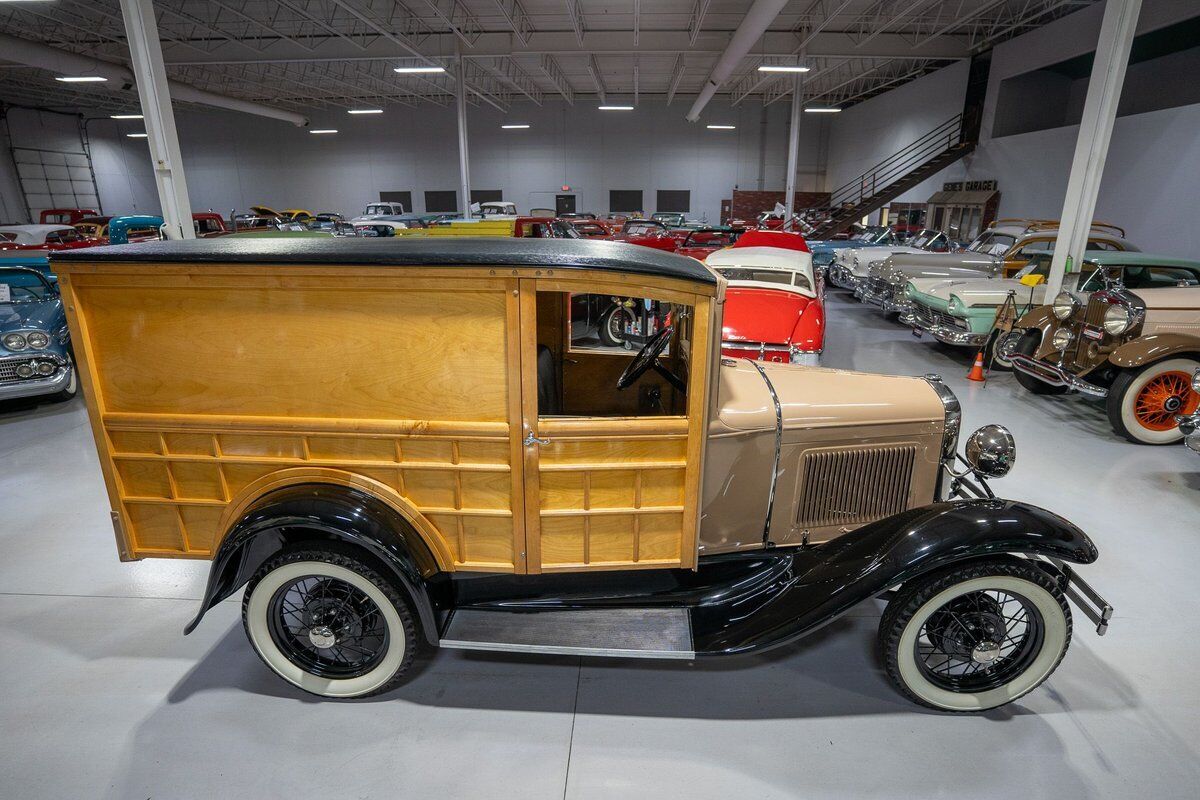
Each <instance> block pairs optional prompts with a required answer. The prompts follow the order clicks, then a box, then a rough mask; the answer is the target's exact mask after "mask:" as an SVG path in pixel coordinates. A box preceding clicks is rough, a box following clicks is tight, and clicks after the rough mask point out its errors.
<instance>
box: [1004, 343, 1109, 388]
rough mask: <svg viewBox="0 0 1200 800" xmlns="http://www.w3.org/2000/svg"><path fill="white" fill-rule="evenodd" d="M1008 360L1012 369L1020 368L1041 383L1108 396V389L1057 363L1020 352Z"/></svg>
mask: <svg viewBox="0 0 1200 800" xmlns="http://www.w3.org/2000/svg"><path fill="white" fill-rule="evenodd" d="M1009 361H1011V362H1012V365H1013V369H1017V370H1020V371H1021V372H1024V373H1025V374H1026V375H1030V376H1032V377H1034V378H1037V379H1038V380H1039V381H1041V382H1042V383H1048V384H1050V385H1051V386H1062V387H1064V388H1067V389H1070V390H1072V391H1076V392H1082V393H1084V394H1087V395H1091V396H1092V397H1108V389H1105V388H1104V387H1103V386H1097V385H1096V384H1094V383H1088V382H1087V381H1085V380H1083V379H1082V378H1080V377H1078V376H1076V375H1072V374H1071V373H1070V372H1067V371H1066V370H1065V369H1063V368H1062V367H1060V366H1058V365H1057V364H1047V363H1046V362H1045V361H1038V360H1037V359H1036V358H1030V357H1029V356H1027V355H1022V354H1020V353H1017V354H1015V355H1013V356H1012V357H1011V358H1010V359H1009Z"/></svg>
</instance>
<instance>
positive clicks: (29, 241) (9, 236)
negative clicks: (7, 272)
mask: <svg viewBox="0 0 1200 800" xmlns="http://www.w3.org/2000/svg"><path fill="white" fill-rule="evenodd" d="M95 244H98V242H96V241H94V240H92V239H87V238H85V237H83V236H82V235H81V234H80V233H79V231H77V230H75V229H74V228H72V227H71V226H70V225H4V226H2V227H0V250H74V249H75V248H77V247H91V246H92V245H95Z"/></svg>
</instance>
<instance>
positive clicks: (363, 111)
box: [346, 108, 383, 114]
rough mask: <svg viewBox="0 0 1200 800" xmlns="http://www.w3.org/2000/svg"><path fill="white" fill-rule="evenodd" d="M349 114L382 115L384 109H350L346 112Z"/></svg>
mask: <svg viewBox="0 0 1200 800" xmlns="http://www.w3.org/2000/svg"><path fill="white" fill-rule="evenodd" d="M346 113H347V114H382V113H383V109H382V108H350V109H347V110H346Z"/></svg>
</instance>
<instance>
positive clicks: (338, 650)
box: [242, 550, 417, 698]
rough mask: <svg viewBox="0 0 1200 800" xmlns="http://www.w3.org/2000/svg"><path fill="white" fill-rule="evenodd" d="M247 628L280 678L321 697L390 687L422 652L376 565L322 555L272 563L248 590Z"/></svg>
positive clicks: (396, 593) (308, 553)
mask: <svg viewBox="0 0 1200 800" xmlns="http://www.w3.org/2000/svg"><path fill="white" fill-rule="evenodd" d="M242 623H243V625H244V626H245V629H246V635H247V637H248V638H249V639H250V644H251V645H252V646H253V647H254V650H255V652H257V653H258V655H259V657H260V658H261V659H262V660H263V662H264V663H265V664H266V665H267V666H268V667H270V668H271V670H272V671H274V672H275V674H277V675H278V676H279V677H281V678H283V679H284V680H286V681H287V682H288V683H291V684H293V685H295V686H298V687H299V688H301V689H303V690H304V691H306V692H310V693H312V694H316V695H320V696H322V697H331V698H353V697H365V696H367V695H371V694H377V693H379V692H383V691H386V690H388V689H390V688H392V687H393V686H394V685H395V684H396V683H398V682H399V680H400V679H401V677H402V676H403V674H404V672H405V671H406V670H407V669H408V667H409V665H410V664H411V663H412V659H413V654H414V652H415V650H416V647H417V638H416V629H415V626H414V624H413V620H412V615H411V613H410V612H409V609H408V605H407V603H406V602H405V601H404V599H403V597H402V595H401V590H400V589H399V588H398V587H397V586H396V585H395V584H394V583H393V582H392V581H390V580H388V579H387V578H386V577H384V576H382V575H381V574H380V573H379V572H378V571H376V570H375V569H374V568H373V567H371V566H370V565H368V564H366V563H364V562H362V561H359V560H358V559H355V558H352V557H349V556H345V555H342V554H340V553H333V552H327V551H322V550H305V551H299V552H293V553H288V554H284V555H281V556H277V557H276V558H274V559H272V560H271V561H269V562H267V563H266V564H265V565H264V566H263V567H262V568H261V569H260V570H259V571H258V573H257V574H256V575H255V577H254V578H253V579H252V580H251V581H250V583H249V584H248V585H247V587H246V594H245V598H244V599H243V601H242Z"/></svg>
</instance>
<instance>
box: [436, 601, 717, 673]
mask: <svg viewBox="0 0 1200 800" xmlns="http://www.w3.org/2000/svg"><path fill="white" fill-rule="evenodd" d="M547 613H550V612H547ZM438 647H448V648H450V649H452V650H489V651H493V652H500V653H538V654H541V655H558V656H609V657H612V658H675V659H683V660H686V661H691V660H694V659H695V658H696V651H695V650H623V649H619V648H608V647H570V646H560V645H550V644H508V643H506V642H471V641H461V640H458V639H442V640H441V641H440V642H438Z"/></svg>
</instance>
